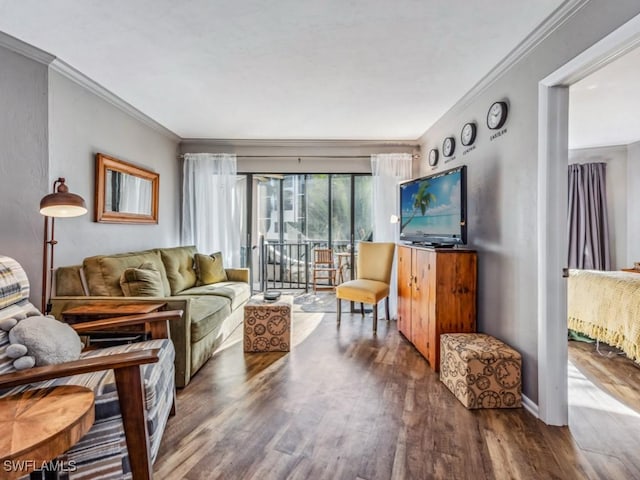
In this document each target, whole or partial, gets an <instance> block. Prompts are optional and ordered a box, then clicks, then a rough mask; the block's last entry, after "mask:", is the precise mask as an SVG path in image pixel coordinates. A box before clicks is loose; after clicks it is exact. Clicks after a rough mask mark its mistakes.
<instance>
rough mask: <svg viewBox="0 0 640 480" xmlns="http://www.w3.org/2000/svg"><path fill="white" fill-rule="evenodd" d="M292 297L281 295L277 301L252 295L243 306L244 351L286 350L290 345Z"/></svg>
mask: <svg viewBox="0 0 640 480" xmlns="http://www.w3.org/2000/svg"><path fill="white" fill-rule="evenodd" d="M292 304H293V297H291V296H289V295H283V296H281V297H280V299H279V300H278V301H277V302H266V301H264V300H263V299H262V296H261V295H260V296H255V297H252V298H251V299H250V300H249V301H248V302H247V304H246V305H245V306H244V351H245V352H288V351H289V349H290V345H291V308H292Z"/></svg>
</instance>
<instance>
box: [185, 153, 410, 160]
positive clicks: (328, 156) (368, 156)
mask: <svg viewBox="0 0 640 480" xmlns="http://www.w3.org/2000/svg"><path fill="white" fill-rule="evenodd" d="M236 156H237V157H238V158H297V159H298V160H300V159H303V158H367V159H369V158H371V155H236ZM412 157H413V159H414V160H418V159H419V158H420V154H419V153H414V154H413V155H412ZM178 158H184V154H182V155H178Z"/></svg>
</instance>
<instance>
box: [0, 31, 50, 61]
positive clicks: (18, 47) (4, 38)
mask: <svg viewBox="0 0 640 480" xmlns="http://www.w3.org/2000/svg"><path fill="white" fill-rule="evenodd" d="M0 47H4V48H6V49H8V50H11V51H12V52H16V53H19V54H20V55H23V56H25V57H27V58H29V59H31V60H35V61H36V62H38V63H42V64H44V65H49V64H50V63H51V62H53V61H54V60H55V58H56V57H55V56H54V55H51V54H50V53H47V52H45V51H44V50H40V49H39V48H36V47H34V46H33V45H29V44H28V43H25V42H23V41H22V40H18V39H17V38H15V37H12V36H11V35H7V34H6V33H4V32H0Z"/></svg>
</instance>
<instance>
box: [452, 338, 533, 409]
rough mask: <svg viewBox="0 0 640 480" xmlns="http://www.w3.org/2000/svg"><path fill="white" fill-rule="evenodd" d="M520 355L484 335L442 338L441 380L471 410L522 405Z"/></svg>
mask: <svg viewBox="0 0 640 480" xmlns="http://www.w3.org/2000/svg"><path fill="white" fill-rule="evenodd" d="M521 369H522V359H521V356H520V354H519V353H518V352H516V351H515V350H514V349H513V348H511V347H510V346H508V345H506V344H505V343H503V342H501V341H500V340H498V339H497V338H494V337H492V336H490V335H485V334H483V333H445V334H443V335H440V381H442V383H444V384H445V385H446V386H447V388H449V390H451V392H452V393H453V394H454V395H455V396H456V397H457V398H458V400H460V401H461V402H462V404H463V405H464V406H465V407H467V408H517V407H520V406H522V396H521V389H522V386H521V383H520V375H521V373H520V372H521Z"/></svg>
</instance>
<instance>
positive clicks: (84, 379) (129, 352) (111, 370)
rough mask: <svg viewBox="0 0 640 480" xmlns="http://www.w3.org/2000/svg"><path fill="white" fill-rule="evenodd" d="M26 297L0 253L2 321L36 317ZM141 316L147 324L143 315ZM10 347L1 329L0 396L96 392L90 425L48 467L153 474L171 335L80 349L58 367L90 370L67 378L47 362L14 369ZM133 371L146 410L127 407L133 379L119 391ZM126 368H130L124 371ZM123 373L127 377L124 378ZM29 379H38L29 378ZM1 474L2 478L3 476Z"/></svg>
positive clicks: (13, 265)
mask: <svg viewBox="0 0 640 480" xmlns="http://www.w3.org/2000/svg"><path fill="white" fill-rule="evenodd" d="M28 298H29V282H28V279H27V276H26V274H25V272H24V270H23V269H22V267H21V266H20V265H19V264H18V262H16V261H15V260H13V259H12V258H9V257H5V256H0V320H2V319H5V318H11V317H18V318H20V317H24V315H27V316H30V315H40V312H39V311H38V310H37V309H36V308H35V307H34V306H33V305H32V304H31V303H30V302H29V299H28ZM151 315H154V318H159V319H160V320H162V321H164V322H166V321H167V319H169V318H172V317H176V318H179V317H180V316H181V315H182V312H180V311H176V312H160V314H157V313H156V314H151ZM137 317H143V316H137ZM112 320H113V319H112ZM144 320H145V321H149V317H145V318H144ZM123 321H129V324H131V322H132V317H129V318H128V320H127V319H126V317H125V320H123ZM8 345H9V336H8V334H7V332H4V331H1V330H0V397H3V396H7V395H12V394H15V393H18V392H21V391H23V390H26V389H33V388H41V387H48V386H58V385H80V386H84V387H87V388H89V389H91V390H93V392H94V394H95V422H94V425H93V427H92V428H91V429H90V430H89V431H88V433H87V434H86V435H85V436H84V437H83V438H82V439H81V440H80V441H79V442H78V443H77V444H76V445H75V446H74V447H72V448H71V449H70V450H68V451H67V452H65V453H64V454H62V455H61V456H59V457H58V458H56V459H52V462H51V464H52V465H55V466H56V467H59V468H60V467H62V468H63V469H65V472H66V473H67V474H68V477H64V478H69V479H72V480H75V479H94V478H101V479H127V478H133V479H134V480H135V479H138V478H151V476H152V468H151V465H152V463H153V461H154V460H155V457H156V455H157V453H158V449H159V446H160V440H161V438H162V434H163V432H164V428H165V426H166V422H167V419H168V417H169V415H170V413H172V412H174V411H175V410H174V401H175V382H174V356H175V353H174V349H173V344H172V342H171V340H168V339H154V340H149V341H145V342H140V343H133V344H129V345H122V346H116V347H109V348H104V349H101V350H92V351H88V352H84V353H82V354H81V358H80V359H79V360H77V361H75V362H68V363H65V364H62V365H58V366H56V368H60V370H62V369H64V370H65V372H64V374H65V375H68V374H69V372H73V371H82V372H89V373H81V374H75V375H72V376H61V375H60V374H58V375H55V374H50V371H51V370H52V368H51V367H38V366H36V367H34V368H32V369H29V370H22V371H15V369H14V368H13V364H12V361H13V360H12V359H11V358H8V356H7V354H6V349H7V346H8ZM96 358H100V359H104V362H98V363H100V364H101V365H98V367H97V368H96V367H95V364H96V361H95V359H96ZM132 362H137V363H138V364H139V366H138V365H133V367H132V365H131V364H132ZM149 362H154V363H149ZM125 364H127V366H126V367H125V366H124V365H125ZM90 365H94V367H93V370H94V371H89V370H90V369H91V367H90ZM74 369H75V370H74ZM127 369H128V370H127ZM53 370H55V368H54V369H53ZM136 370H137V371H139V372H140V373H141V375H139V378H141V380H142V381H141V382H138V390H139V391H140V393H139V394H138V395H137V397H139V398H141V399H142V401H141V402H140V403H141V404H142V408H141V409H142V410H144V411H134V410H132V408H131V407H130V404H132V403H134V404H135V403H136V402H135V401H130V398H136V391H135V388H132V387H131V385H132V383H129V385H128V387H127V390H124V388H125V384H126V383H127V382H131V381H132V378H133V377H136V376H137V374H136ZM130 371H134V373H133V375H131V376H128V375H129V373H128V372H130ZM58 377H60V378H58ZM122 378H126V380H127V381H122ZM34 379H36V380H41V381H37V382H34ZM133 384H135V381H134V382H133ZM119 392H120V393H122V392H124V393H125V395H126V396H127V397H129V399H128V400H129V401H127V402H124V403H123V404H122V405H121V403H120V401H119ZM123 405H124V406H123ZM123 419H124V420H123ZM128 445H129V448H128ZM64 466H69V468H65V467H64ZM2 468H6V466H3V465H0V472H2V471H3V470H2ZM0 477H3V474H2V473H0ZM24 478H28V476H25V477H24Z"/></svg>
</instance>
